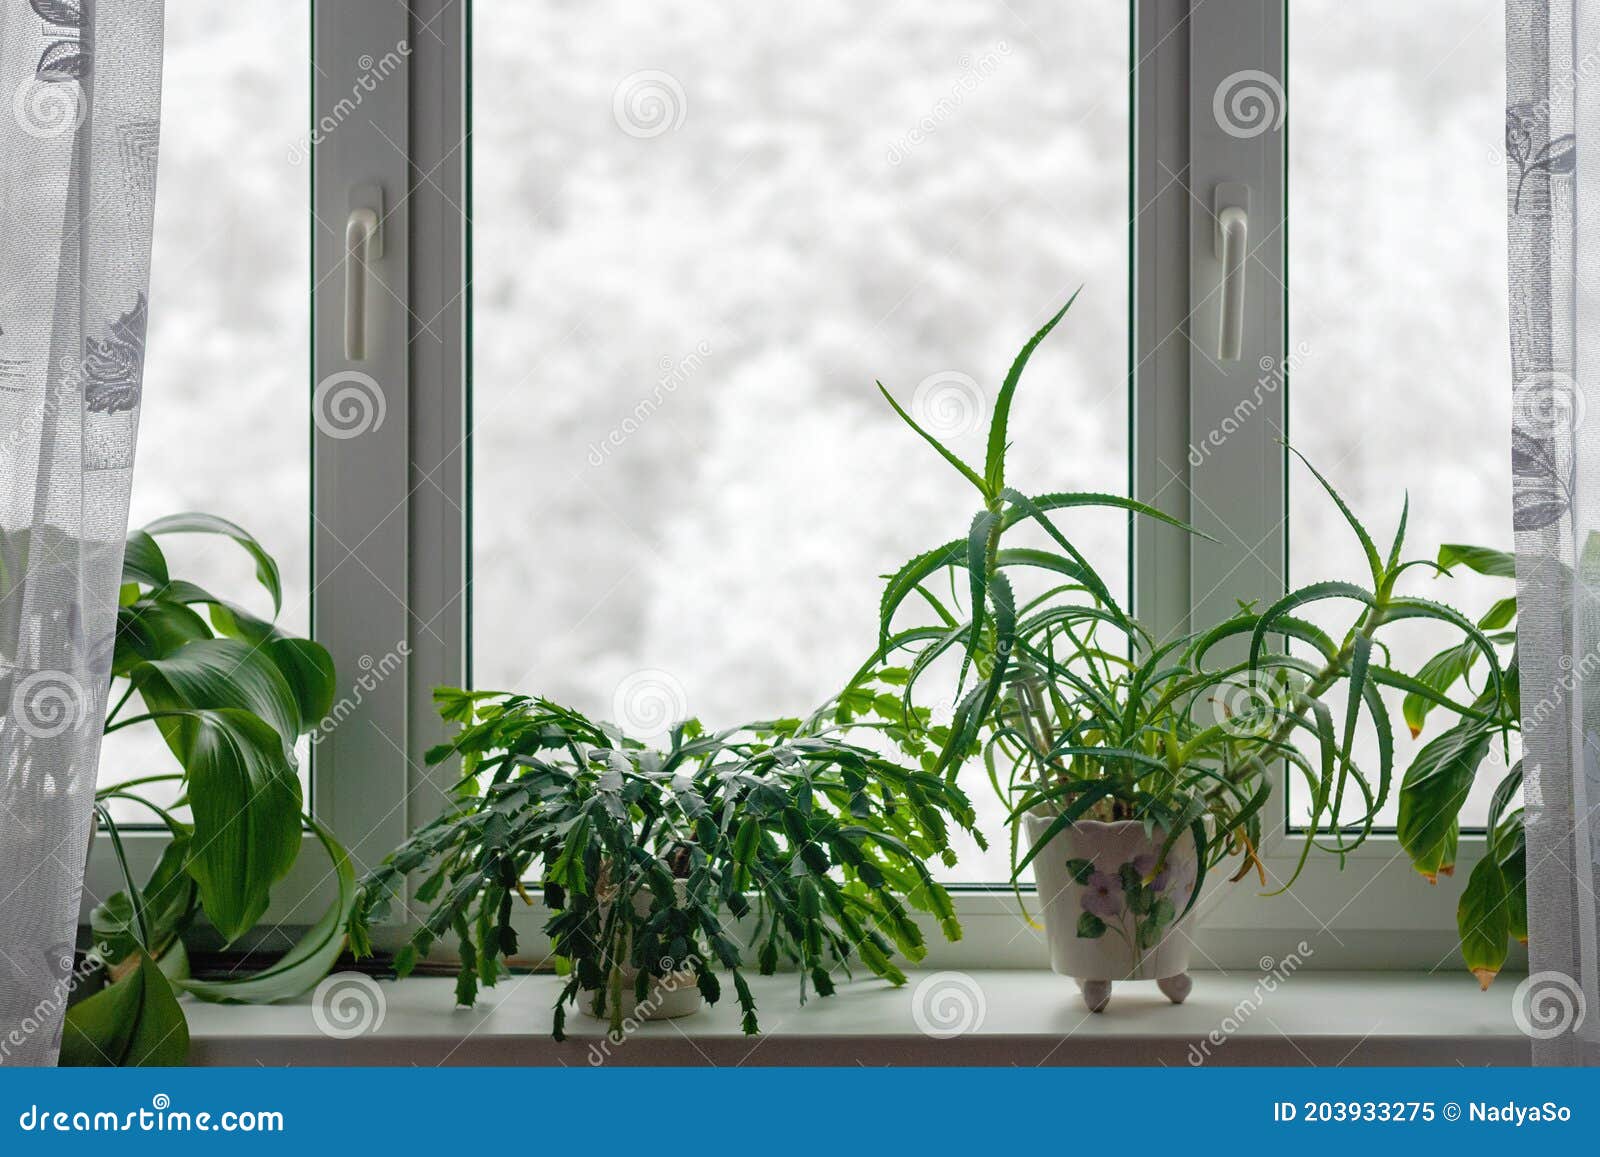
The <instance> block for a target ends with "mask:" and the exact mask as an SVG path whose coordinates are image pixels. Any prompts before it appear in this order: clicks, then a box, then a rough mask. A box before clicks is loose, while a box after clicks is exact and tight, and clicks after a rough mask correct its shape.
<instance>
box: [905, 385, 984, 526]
mask: <svg viewBox="0 0 1600 1157" xmlns="http://www.w3.org/2000/svg"><path fill="white" fill-rule="evenodd" d="M877 386H878V392H879V393H880V394H882V395H883V396H884V398H885V399H887V400H888V402H889V405H891V406H893V407H894V412H895V413H896V414H899V415H900V420H901V421H903V422H904V423H905V424H906V425H908V426H910V427H911V428H912V429H913V430H915V431H916V432H917V433H918V434H920V435H921V436H922V440H923V441H925V442H927V443H928V445H930V446H932V447H933V448H934V449H935V450H937V451H938V452H939V456H940V457H942V458H943V459H944V460H945V461H946V462H948V463H950V465H952V466H954V467H955V468H956V469H957V470H959V471H960V472H961V476H962V477H963V478H965V479H966V480H967V481H968V482H970V483H972V484H973V485H974V486H976V487H977V488H978V493H979V494H982V495H983V496H984V498H986V499H987V498H988V497H989V489H988V487H987V486H985V485H984V481H983V479H982V478H979V477H978V472H977V471H976V470H974V469H973V468H972V467H971V466H968V465H967V464H966V463H965V462H963V461H962V460H961V459H960V458H959V457H957V455H956V453H955V451H953V450H951V449H950V448H949V447H947V446H946V445H945V444H944V443H943V442H941V441H939V439H937V438H935V437H934V436H933V435H932V434H930V433H928V431H926V430H924V429H923V428H922V427H921V426H919V425H917V420H916V419H915V418H913V417H912V416H911V415H910V414H908V413H906V412H905V410H904V409H902V408H901V406H900V403H899V402H897V401H895V400H894V395H893V394H891V393H890V392H889V391H888V390H886V389H884V388H883V383H882V382H879V383H877Z"/></svg>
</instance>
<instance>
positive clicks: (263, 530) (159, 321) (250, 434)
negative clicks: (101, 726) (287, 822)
mask: <svg viewBox="0 0 1600 1157" xmlns="http://www.w3.org/2000/svg"><path fill="white" fill-rule="evenodd" d="M309 27H310V22H309V18H308V13H307V9H306V5H304V4H284V3H283V0H232V2H230V3H228V4H225V5H214V4H206V5H199V4H172V5H169V6H168V8H167V15H166V62H165V66H164V74H163V93H162V109H161V175H160V180H159V182H158V192H157V196H156V217H155V242H154V253H155V257H154V262H153V267H152V270H151V290H150V297H151V309H150V334H149V353H148V357H147V362H146V371H145V381H146V386H147V390H146V394H145V405H144V409H143V411H142V412H141V415H140V427H141V428H140V431H139V454H138V459H137V466H136V469H135V474H134V482H133V499H132V509H131V513H130V525H132V526H142V525H144V524H145V523H146V522H149V521H150V520H151V519H154V518H159V517H161V516H162V515H166V514H174V513H176V512H178V511H182V510H202V511H207V512H210V513H213V514H220V515H222V516H223V517H225V518H229V519H232V520H234V521H235V522H238V523H239V524H240V525H242V526H244V527H245V528H246V529H247V530H249V531H250V532H251V533H253V534H255V535H256V537H257V538H259V539H260V540H261V543H262V545H263V546H265V547H266V548H267V550H268V551H269V552H271V553H272V554H273V555H275V556H276V558H277V560H278V563H279V566H280V568H281V569H282V573H283V586H284V600H283V613H282V614H281V615H280V616H279V622H280V623H281V624H282V626H283V627H284V628H285V629H287V630H291V631H296V632H300V633H304V632H305V631H306V630H308V629H309V626H310V622H311V615H310V607H309V597H310V591H309V583H308V576H309V562H308V552H309V543H310V539H309V535H308V534H307V526H308V519H309V511H310V474H311V470H310V458H309V454H310V446H309V439H308V435H307V429H308V421H307V398H308V392H307V386H306V373H307V370H306V366H307V363H308V359H309V356H310V355H309V350H310V344H309V343H310V324H309V316H310V280H309V275H308V270H309V268H310V255H309V223H310V197H309V187H310V186H309V181H310V174H309V172H308V167H307V165H306V163H305V162H304V160H303V159H302V158H303V157H304V152H305V149H304V139H305V133H306V126H307V124H308V123H309V119H310V107H311V93H310V80H309V64H308V62H309V60H310V52H311V48H310V32H309ZM297 146H298V147H297ZM162 549H163V550H164V551H166V553H167V555H168V557H169V559H170V561H171V563H172V573H173V575H174V576H177V577H182V578H186V579H190V580H192V581H195V582H198V583H199V584H200V585H201V586H203V587H205V588H207V589H208V590H211V591H213V592H215V593H216V594H218V595H220V596H222V597H224V598H227V599H230V600H232V601H235V602H239V603H243V604H244V605H245V606H246V607H248V608H250V609H252V610H254V611H256V612H257V613H258V614H262V615H268V614H270V613H271V610H272V606H271V602H270V600H268V599H267V597H266V595H265V592H263V591H261V589H260V587H259V586H258V585H257V584H256V581H255V578H254V573H255V572H254V567H253V565H252V564H251V562H250V560H249V558H248V557H247V556H245V555H244V553H243V552H242V551H240V550H239V548H238V547H236V546H234V545H233V544H232V543H231V542H228V541H227V540H225V539H221V538H212V537H210V536H191V535H185V536H173V537H169V538H166V539H163V541H162ZM133 706H134V707H135V708H136V707H137V704H135V705H133ZM128 710H129V709H128V708H124V712H125V713H126V712H127V711H128ZM305 767H306V760H304V759H302V775H303V774H304V773H305ZM175 768H176V763H175V761H174V760H173V758H172V756H171V755H170V753H169V752H168V751H167V748H166V745H165V744H164V743H163V742H162V741H161V737H160V736H159V735H158V734H156V732H155V731H154V730H153V729H152V728H150V727H148V726H144V725H141V726H138V727H133V728H129V729H128V730H126V731H119V732H114V733H113V734H112V735H110V736H108V737H107V738H106V741H105V746H104V749H103V754H102V757H101V760H100V777H101V781H102V782H103V783H110V782H115V781H118V780H123V779H129V778H132V777H135V776H141V775H149V774H152V773H155V772H159V771H167V770H174V769H175ZM162 786H165V785H155V787H154V788H152V789H151V791H150V793H149V794H150V795H151V796H152V797H160V796H161V794H162V793H161V792H160V791H159V790H157V789H159V788H160V787H162ZM167 794H168V797H170V795H171V794H172V793H167ZM126 814H127V815H128V816H129V818H131V819H134V820H137V821H144V820H147V819H149V818H150V817H149V815H148V813H146V812H144V811H143V810H142V809H134V810H131V811H129V812H127V813H126Z"/></svg>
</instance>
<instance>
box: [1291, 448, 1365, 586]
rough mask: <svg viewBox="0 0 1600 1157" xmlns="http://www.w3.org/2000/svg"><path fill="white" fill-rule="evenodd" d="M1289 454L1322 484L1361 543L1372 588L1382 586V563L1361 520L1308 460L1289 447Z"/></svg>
mask: <svg viewBox="0 0 1600 1157" xmlns="http://www.w3.org/2000/svg"><path fill="white" fill-rule="evenodd" d="M1289 452H1290V453H1291V454H1293V455H1294V456H1295V457H1296V458H1298V459H1300V461H1301V462H1303V463H1304V464H1305V468H1306V469H1307V470H1309V471H1311V475H1312V477H1313V478H1315V479H1316V480H1317V481H1318V482H1319V483H1321V484H1322V488H1323V489H1324V490H1326V491H1327V492H1328V497H1329V498H1331V499H1333V503H1334V505H1335V506H1337V507H1338V508H1339V513H1340V514H1342V515H1344V520H1345V521H1346V522H1347V523H1349V524H1350V529H1351V530H1353V531H1355V533H1356V538H1357V539H1359V540H1360V542H1361V553H1362V554H1364V555H1366V558H1367V566H1368V567H1370V568H1371V570H1372V584H1373V586H1375V587H1376V586H1382V585H1383V562H1382V560H1381V559H1380V558H1379V557H1378V547H1377V544H1375V543H1374V542H1373V541H1372V535H1370V534H1368V533H1367V528H1366V527H1364V526H1362V525H1361V520H1360V519H1359V518H1357V517H1356V515H1355V511H1353V510H1351V509H1350V507H1349V506H1348V505H1347V504H1346V503H1345V500H1344V499H1343V498H1342V497H1341V496H1340V494H1339V492H1338V491H1337V490H1335V489H1334V488H1333V483H1331V482H1329V481H1328V480H1327V479H1326V478H1324V477H1323V476H1322V474H1321V473H1320V472H1319V471H1318V470H1317V468H1316V467H1315V466H1313V465H1311V462H1310V460H1309V459H1307V458H1306V456H1305V455H1304V454H1302V453H1300V451H1298V450H1296V449H1295V448H1294V447H1293V446H1290V447H1289Z"/></svg>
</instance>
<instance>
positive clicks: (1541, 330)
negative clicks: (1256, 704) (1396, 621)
mask: <svg viewBox="0 0 1600 1157" xmlns="http://www.w3.org/2000/svg"><path fill="white" fill-rule="evenodd" d="M1506 34H1507V35H1506V41H1507V43H1506V51H1507V70H1506V90H1507V91H1506V103H1507V107H1506V162H1507V165H1506V170H1507V178H1508V187H1507V210H1508V226H1509V228H1508V237H1509V243H1510V293H1511V353H1512V368H1513V378H1514V381H1513V389H1514V391H1515V392H1514V407H1513V423H1514V425H1513V431H1512V473H1513V475H1514V483H1515V486H1514V498H1515V522H1516V541H1517V598H1518V610H1519V619H1518V657H1519V662H1520V671H1521V695H1522V720H1523V742H1524V760H1523V763H1524V771H1525V776H1526V779H1525V785H1524V795H1525V799H1526V817H1525V818H1526V831H1527V840H1528V927H1529V940H1528V944H1529V963H1530V969H1529V971H1530V975H1529V978H1528V980H1527V982H1525V983H1524V984H1523V985H1522V986H1521V987H1520V988H1519V989H1518V990H1517V993H1516V997H1515V1002H1516V1003H1515V1007H1514V1009H1513V1012H1514V1014H1515V1015H1516V1017H1517V1019H1518V1023H1519V1024H1520V1025H1521V1026H1522V1027H1523V1029H1524V1031H1525V1032H1527V1033H1528V1034H1529V1035H1530V1036H1532V1037H1533V1038H1534V1053H1535V1059H1536V1060H1537V1061H1539V1062H1541V1063H1551V1064H1595V1063H1600V992H1597V988H1596V986H1597V984H1600V975H1597V963H1600V959H1597V948H1600V945H1597V940H1596V937H1597V924H1600V919H1597V917H1600V901H1597V899H1596V892H1595V888H1596V875H1597V872H1596V864H1597V862H1600V843H1597V837H1600V822H1597V817H1596V809H1597V808H1600V212H1597V210H1600V5H1595V4H1587V5H1585V4H1583V3H1582V0H1509V2H1508V4H1507V7H1506ZM1586 193H1587V196H1586V195H1585V194H1586ZM1591 501H1593V502H1594V505H1591Z"/></svg>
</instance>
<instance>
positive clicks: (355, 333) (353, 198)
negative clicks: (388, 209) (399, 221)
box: [344, 185, 383, 362]
mask: <svg viewBox="0 0 1600 1157" xmlns="http://www.w3.org/2000/svg"><path fill="white" fill-rule="evenodd" d="M382 256H383V191H382V190H381V189H379V188H378V187H377V186H376V185H360V186H357V187H356V188H354V189H352V190H351V191H350V216H349V217H348V218H347V219H346V220H345V226H344V356H345V360H346V361H352V362H359V361H363V360H365V358H366V356H367V275H368V271H369V267H370V265H371V263H372V262H373V261H376V260H378V259H380V258H381V257H382Z"/></svg>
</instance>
